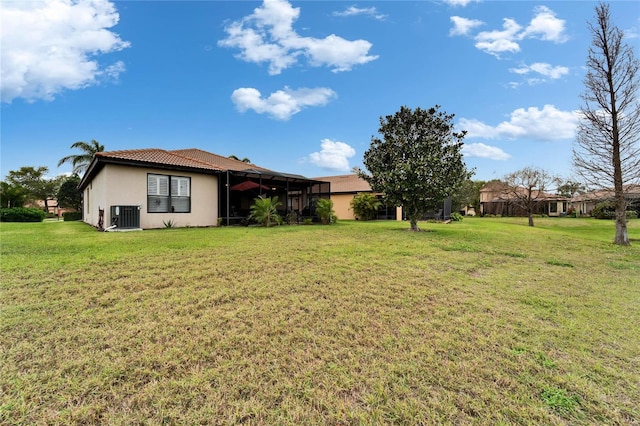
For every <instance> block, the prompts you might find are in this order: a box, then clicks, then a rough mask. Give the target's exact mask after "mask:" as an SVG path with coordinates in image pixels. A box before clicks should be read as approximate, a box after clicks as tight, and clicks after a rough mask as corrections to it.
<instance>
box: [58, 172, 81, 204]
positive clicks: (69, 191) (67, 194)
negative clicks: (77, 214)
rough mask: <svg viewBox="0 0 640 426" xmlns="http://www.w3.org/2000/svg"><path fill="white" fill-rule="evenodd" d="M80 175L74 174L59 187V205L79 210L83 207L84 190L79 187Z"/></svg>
mask: <svg viewBox="0 0 640 426" xmlns="http://www.w3.org/2000/svg"><path fill="white" fill-rule="evenodd" d="M78 184H80V177H79V176H78V175H73V176H70V177H68V178H67V179H65V181H64V182H62V185H60V189H58V196H57V198H58V206H60V207H63V208H65V209H73V210H76V211H79V210H81V209H82V192H80V190H79V189H78Z"/></svg>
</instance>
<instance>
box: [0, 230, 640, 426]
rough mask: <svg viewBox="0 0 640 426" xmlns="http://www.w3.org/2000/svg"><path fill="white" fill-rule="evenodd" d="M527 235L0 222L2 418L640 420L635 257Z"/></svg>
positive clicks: (639, 266) (594, 241)
mask: <svg viewBox="0 0 640 426" xmlns="http://www.w3.org/2000/svg"><path fill="white" fill-rule="evenodd" d="M524 223H525V222H522V223H521V222H520V221H519V220H518V219H502V220H499V219H473V220H469V219H465V220H464V221H463V222H460V223H454V224H450V225H442V224H425V225H423V227H424V228H426V229H428V230H430V231H432V232H423V233H409V232H406V231H405V228H406V227H407V225H406V224H404V223H395V222H375V223H359V222H345V223H341V224H338V225H333V226H328V227H321V226H291V227H277V228H270V229H261V228H221V229H216V228H212V229H167V230H156V231H144V232H139V233H119V234H118V233H96V232H93V231H91V230H90V229H89V228H87V227H85V226H84V225H82V224H79V223H62V224H57V223H51V224H30V225H24V224H22V225H16V224H5V223H3V224H0V226H1V228H0V230H1V231H2V284H1V289H2V296H3V297H2V306H1V314H0V315H1V318H2V323H1V330H2V336H3V340H2V343H1V346H0V348H1V350H2V357H3V360H2V361H3V362H2V363H0V364H1V365H0V382H1V383H2V396H0V422H1V423H6V424H30V423H35V424H95V423H107V424H131V423H142V424H162V423H164V424H239V423H246V424H265V425H266V424H372V423H373V424H376V423H396V424H419V423H423V424H434V423H455V424H473V423H490V424H500V423H502V424H513V423H515V424H529V423H535V424H593V423H608V424H616V423H617V424H629V423H634V422H636V423H637V422H638V419H639V418H640V412H639V411H638V408H637V401H638V400H640V382H639V378H638V373H637V372H638V371H640V365H639V364H640V349H639V347H638V345H637V336H638V335H639V333H640V329H639V325H638V324H640V312H639V309H640V303H639V302H640V285H639V283H638V279H637V277H638V276H639V275H640V249H639V248H638V247H635V246H634V247H631V248H621V247H616V246H613V245H612V244H611V243H610V240H611V237H612V235H613V232H612V231H613V227H612V226H611V224H610V223H609V222H602V221H590V220H572V219H555V220H554V219H547V220H538V221H537V226H536V228H528V227H526V226H524ZM565 224H566V226H565ZM639 225H640V221H634V222H631V224H630V232H631V234H632V235H633V236H635V237H636V238H637V237H638V236H640V226H639ZM568 265H571V267H567V266H568Z"/></svg>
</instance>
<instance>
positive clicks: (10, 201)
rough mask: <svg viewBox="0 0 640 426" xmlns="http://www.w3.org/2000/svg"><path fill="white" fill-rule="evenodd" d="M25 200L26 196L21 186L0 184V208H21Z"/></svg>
mask: <svg viewBox="0 0 640 426" xmlns="http://www.w3.org/2000/svg"><path fill="white" fill-rule="evenodd" d="M26 200H27V194H25V192H24V189H23V188H22V187H21V186H18V185H15V184H10V183H7V182H0V207H2V208H10V207H22V206H23V205H24V202H25V201H26Z"/></svg>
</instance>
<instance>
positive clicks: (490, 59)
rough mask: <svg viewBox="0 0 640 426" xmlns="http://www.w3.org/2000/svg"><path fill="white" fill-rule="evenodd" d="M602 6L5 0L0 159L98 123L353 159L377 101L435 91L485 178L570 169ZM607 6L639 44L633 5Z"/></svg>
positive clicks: (135, 135) (637, 11)
mask: <svg viewBox="0 0 640 426" xmlns="http://www.w3.org/2000/svg"><path fill="white" fill-rule="evenodd" d="M596 4H597V3H596V2H590V1H535V2H530V1H468V0H466V1H465V0H456V1H453V0H451V1H435V2H427V1H419V2H417V1H384V2H374V1H367V2H357V1H348V2H345V1H298V2H287V1H285V0H269V1H264V2H248V1H182V2H178V1H175V2H173V1H115V2H109V1H106V0H93V1H90V2H77V1H71V0H51V1H44V2H34V1H20V2H12V1H5V0H3V1H2V2H1V3H0V8H1V10H0V12H1V14H0V16H1V20H2V21H1V24H2V44H1V53H2V65H1V66H2V79H1V94H2V104H1V114H2V116H1V120H2V121H1V138H2V139H1V152H0V154H1V170H0V172H1V174H2V178H4V177H5V176H6V174H7V173H8V172H9V171H10V170H17V169H19V168H20V167H22V166H34V167H37V166H47V167H48V168H49V170H50V175H51V176H55V175H58V174H61V173H67V172H69V171H70V170H71V167H70V166H63V167H60V168H58V167H57V162H58V160H59V159H60V158H62V157H64V156H66V155H69V154H74V153H75V151H74V150H71V149H70V145H71V144H72V143H74V142H76V141H78V140H84V141H90V140H91V139H96V140H98V141H99V142H100V143H102V144H104V145H105V148H106V150H107V151H112V150H122V149H136V148H163V149H168V150H171V149H181V148H191V147H195V148H200V149H204V150H207V151H211V152H214V153H217V154H220V155H225V156H227V155H231V154H234V155H237V156H238V157H241V158H242V157H248V158H250V159H251V161H253V162H255V163H256V164H259V165H261V166H263V167H267V168H271V169H274V170H278V171H283V172H289V173H298V174H302V175H305V176H308V177H317V176H328V175H336V174H345V173H348V172H349V170H350V169H351V168H352V167H354V166H362V157H363V153H364V152H365V151H366V150H367V149H368V147H369V144H370V141H371V136H372V135H377V130H378V127H379V117H380V116H385V115H389V114H393V113H395V112H396V111H397V110H398V109H399V108H400V106H402V105H406V106H409V107H411V108H415V107H418V106H419V107H422V108H429V107H431V106H433V105H435V104H438V105H441V108H442V110H444V111H446V112H447V113H453V114H455V119H454V122H455V123H456V126H457V128H458V129H460V130H461V129H465V130H467V131H468V135H467V137H466V138H465V148H464V154H465V162H466V164H467V165H468V166H469V167H475V169H476V175H475V176H474V179H482V180H489V179H494V178H500V177H502V176H504V175H505V174H506V173H509V172H513V171H515V170H518V169H520V168H522V167H525V166H537V167H541V168H544V169H545V170H547V171H549V172H552V173H554V174H558V175H561V176H564V177H570V176H571V175H572V167H571V148H572V143H573V134H574V130H575V127H576V124H577V120H578V114H577V110H578V109H579V107H580V102H581V101H580V94H581V93H582V92H583V90H584V86H583V84H582V81H583V78H584V75H585V69H584V64H585V61H586V56H587V50H588V48H589V45H590V43H591V37H590V34H589V32H588V28H587V22H588V21H591V20H592V19H593V16H594V7H595V6H596ZM611 12H612V17H613V20H614V22H615V23H616V24H617V25H618V26H619V27H620V28H621V29H623V30H624V31H625V34H626V35H627V43H629V44H631V45H633V46H635V47H636V49H638V48H639V47H640V38H638V34H639V32H640V31H639V28H640V5H639V3H638V2H636V1H614V2H612V3H611Z"/></svg>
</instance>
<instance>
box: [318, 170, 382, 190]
mask: <svg viewBox="0 0 640 426" xmlns="http://www.w3.org/2000/svg"><path fill="white" fill-rule="evenodd" d="M313 179H315V180H321V181H324V182H330V183H331V193H332V194H335V193H341V192H371V186H369V183H368V182H367V181H366V180H364V179H361V178H359V177H358V175H355V174H350V175H339V176H324V177H316V178H313Z"/></svg>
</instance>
